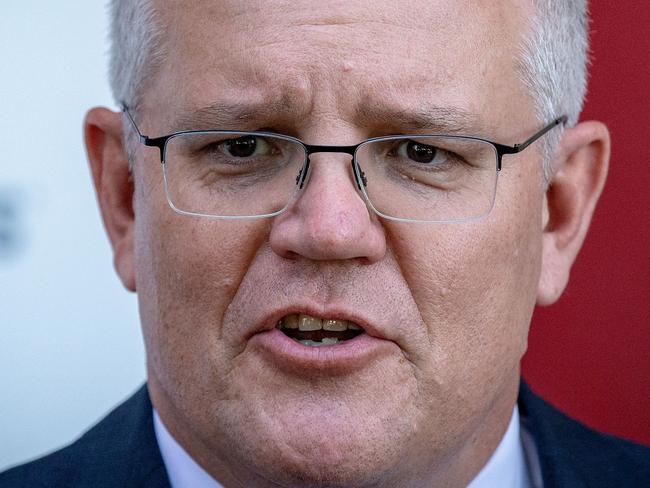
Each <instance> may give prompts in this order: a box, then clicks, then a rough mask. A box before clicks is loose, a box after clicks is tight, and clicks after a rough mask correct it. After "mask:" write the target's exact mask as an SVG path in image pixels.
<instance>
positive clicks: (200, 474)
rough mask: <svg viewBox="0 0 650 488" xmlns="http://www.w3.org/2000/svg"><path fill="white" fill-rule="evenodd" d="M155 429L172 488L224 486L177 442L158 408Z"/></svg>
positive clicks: (154, 413) (213, 487)
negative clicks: (161, 417)
mask: <svg viewBox="0 0 650 488" xmlns="http://www.w3.org/2000/svg"><path fill="white" fill-rule="evenodd" d="M153 430H154V432H155V433H156V440H157V441H158V447H160V454H162V458H163V461H164V462H165V467H166V468H167V475H168V476H169V483H170V484H171V486H172V488H223V486H222V485H220V484H219V483H217V481H216V480H215V479H214V478H212V476H210V475H209V474H208V473H207V472H206V471H205V470H204V469H203V468H202V467H201V466H199V465H198V464H197V463H196V461H194V459H192V458H191V457H190V455H189V454H188V453H187V452H186V451H185V449H183V448H182V447H181V446H180V444H179V443H178V442H176V439H174V438H173V437H172V435H171V434H170V433H169V431H168V430H167V428H166V427H165V424H163V423H162V420H160V416H159V415H158V412H156V409H154V411H153Z"/></svg>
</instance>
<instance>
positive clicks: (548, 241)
mask: <svg viewBox="0 0 650 488" xmlns="http://www.w3.org/2000/svg"><path fill="white" fill-rule="evenodd" d="M609 154H610V139H609V132H608V130H607V127H605V125H604V124H602V123H600V122H582V123H580V124H578V125H576V126H575V127H572V128H570V129H566V130H565V131H564V133H563V135H562V140H561V142H560V146H559V148H558V151H557V155H556V157H555V160H554V164H553V169H554V174H553V177H552V179H551V181H550V185H549V187H548V189H547V191H546V195H545V198H544V209H543V214H544V222H543V225H544V232H543V237H542V269H541V274H540V278H539V285H538V290H537V304H538V305H551V304H552V303H554V302H555V301H556V300H557V299H558V298H559V297H560V295H561V294H562V292H563V291H564V289H565V288H566V285H567V283H568V282H569V275H570V272H571V266H572V265H573V263H574V261H575V259H576V256H577V255H578V252H579V251H580V248H581V247H582V243H583V241H584V239H585V236H586V234H587V230H588V229H589V224H590V222H591V217H592V216H593V213H594V209H595V208H596V203H597V202H598V198H599V197H600V194H601V192H602V190H603V186H604V185H605V180H606V178H607V169H608V166H609Z"/></svg>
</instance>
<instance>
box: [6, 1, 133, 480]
mask: <svg viewBox="0 0 650 488" xmlns="http://www.w3.org/2000/svg"><path fill="white" fill-rule="evenodd" d="M104 3H105V2H104V1H101V0H94V1H88V0H66V1H64V2H51V1H47V2H46V1H43V0H2V2H1V8H0V470H2V469H3V468H5V467H8V466H10V465H13V464H16V463H18V462H21V461H24V460H27V459H29V458H33V457H35V456H38V455H40V454H43V453H45V452H47V451H50V450H52V449H54V448H56V447H58V446H60V445H62V444H64V443H67V442H70V441H72V440H73V439H74V438H75V437H76V436H77V435H78V434H80V433H81V432H82V431H83V430H85V429H86V428H87V427H88V426H89V425H91V424H92V423H93V422H94V421H95V420H96V419H98V418H100V417H101V416H102V415H103V414H104V413H105V412H106V411H107V410H108V409H109V408H110V407H112V406H113V405H115V404H116V403H118V402H119V401H121V400H122V399H123V398H125V397H126V396H127V395H128V394H129V393H130V392H132V391H133V390H134V389H136V388H137V386H138V385H139V384H140V383H141V382H142V381H143V379H144V359H143V356H144V354H143V348H142V339H141V336H140V330H139V322H138V318H137V305H136V301H135V297H134V296H133V295H130V294H128V293H127V292H126V291H124V290H123V288H122V286H121V284H120V282H119V280H118V279H117V277H116V275H115V273H114V272H113V268H112V257H111V253H110V249H109V246H108V241H107V239H106V237H105V234H104V230H103V228H102V225H101V222H100V218H99V213H98V210H97V205H96V203H95V197H94V193H93V190H92V187H91V180H90V174H89V171H88V167H87V164H86V159H85V153H84V149H83V145H82V132H81V127H82V120H83V117H84V113H85V111H86V110H87V109H88V108H89V107H91V106H94V105H109V106H113V104H112V99H111V96H110V93H109V88H108V82H107V76H106V73H107V51H108V41H107V26H108V19H107V13H106V9H105V6H104ZM12 243H13V245H12Z"/></svg>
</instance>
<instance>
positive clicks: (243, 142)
mask: <svg viewBox="0 0 650 488" xmlns="http://www.w3.org/2000/svg"><path fill="white" fill-rule="evenodd" d="M220 149H221V151H223V152H225V153H226V155H227V156H231V157H234V158H250V157H253V156H268V155H269V154H271V152H272V148H271V145H270V144H269V142H268V141H267V140H266V139H265V138H264V137H257V136H253V135H249V136H242V137H238V138H237V139H228V140H227V141H223V142H222V143H221V144H220Z"/></svg>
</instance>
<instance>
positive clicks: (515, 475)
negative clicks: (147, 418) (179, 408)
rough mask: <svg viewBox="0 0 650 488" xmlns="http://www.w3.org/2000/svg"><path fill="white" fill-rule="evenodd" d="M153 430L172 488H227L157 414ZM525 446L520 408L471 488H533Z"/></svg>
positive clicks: (513, 415)
mask: <svg viewBox="0 0 650 488" xmlns="http://www.w3.org/2000/svg"><path fill="white" fill-rule="evenodd" d="M153 426H154V431H155V433H156V440H157V441H158V446H159V447H160V453H161V454H162V458H163V461H164V463H165V467H166V468H167V474H168V475H169V481H170V483H171V486H172V488H190V487H191V488H223V486H222V485H220V484H219V483H218V482H217V481H216V480H215V479H214V478H212V477H211V476H210V475H209V474H208V473H207V472H206V471H205V470H204V469H203V468H202V467H201V466H199V465H198V464H197V463H196V462H195V461H194V459H192V458H191V457H190V455H189V454H188V453H187V452H185V449H183V448H182V447H181V446H180V444H178V442H176V439H174V438H173V437H172V435H171V434H170V433H169V431H168V430H167V428H166V427H165V425H164V424H163V423H162V421H161V420H160V417H159V416H158V412H156V410H155V409H154V411H153ZM526 454H528V453H525V451H524V445H523V444H522V440H521V435H520V427H519V412H518V410H517V407H516V406H515V409H514V411H513V414H512V418H511V419H510V425H509V426H508V430H507V431H506V433H505V435H504V436H503V439H501V443H500V444H499V445H498V447H497V448H496V450H495V451H494V453H492V457H490V459H489V461H488V462H487V464H486V465H485V466H483V469H482V470H481V471H480V472H479V474H478V475H477V476H476V478H474V480H473V481H472V482H471V483H470V484H469V485H468V487H467V488H493V487H495V486H498V487H500V488H533V484H532V483H531V482H530V474H529V472H528V467H527V463H526Z"/></svg>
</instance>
